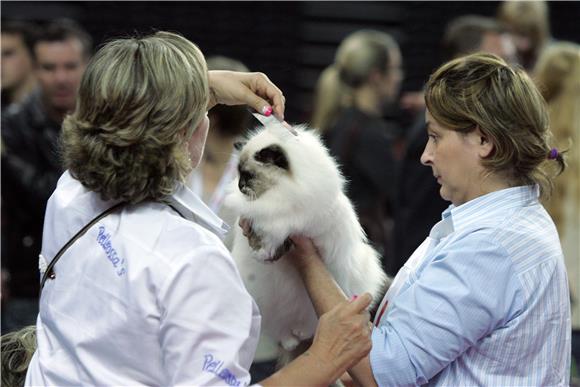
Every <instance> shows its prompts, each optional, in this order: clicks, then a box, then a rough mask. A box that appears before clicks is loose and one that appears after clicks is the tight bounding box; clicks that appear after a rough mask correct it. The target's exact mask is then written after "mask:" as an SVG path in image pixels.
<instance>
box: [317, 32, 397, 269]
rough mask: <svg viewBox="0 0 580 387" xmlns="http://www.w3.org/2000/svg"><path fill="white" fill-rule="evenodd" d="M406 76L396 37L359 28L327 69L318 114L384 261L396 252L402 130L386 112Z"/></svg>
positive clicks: (319, 124) (363, 222) (349, 191)
mask: <svg viewBox="0 0 580 387" xmlns="http://www.w3.org/2000/svg"><path fill="white" fill-rule="evenodd" d="M402 79H403V70H402V57H401V52H400V50H399V46H398V44H397V43H396V42H395V40H394V39H393V38H392V37H391V36H390V35H388V34H386V33H384V32H381V31H375V30H360V31H356V32H354V33H352V34H350V35H349V36H347V37H346V38H345V39H344V40H343V41H342V42H341V44H340V46H339V47H338V50H337V52H336V57H335V61H334V63H333V64H332V65H331V66H330V67H328V68H327V69H326V70H324V72H323V73H322V75H321V77H320V80H319V83H318V87H317V95H316V97H315V110H314V114H313V119H312V125H313V126H314V127H315V128H318V129H319V130H320V131H321V132H322V135H323V137H324V139H325V141H326V144H327V146H328V147H329V149H330V152H331V153H332V154H333V155H334V156H335V157H336V158H337V160H338V162H339V164H340V165H341V170H342V173H343V174H344V176H345V177H346V179H347V181H348V184H347V195H348V197H349V198H350V199H351V200H352V201H353V204H354V206H355V209H356V212H357V215H358V217H359V219H360V222H361V225H362V227H363V229H364V230H365V232H366V234H367V236H368V238H369V240H370V241H371V242H372V244H373V246H374V247H375V248H376V249H377V251H378V252H379V253H380V254H381V255H382V256H383V265H384V264H385V262H386V261H388V260H389V257H388V254H389V252H390V251H391V250H390V247H389V245H390V243H391V242H390V239H391V237H392V236H391V228H392V226H391V224H392V219H391V217H392V205H393V197H394V187H395V184H394V178H395V165H394V164H395V160H394V157H393V137H394V135H393V133H394V132H396V130H395V128H393V127H392V125H389V124H388V123H387V122H385V121H384V120H383V119H382V116H383V113H384V107H385V106H386V104H387V103H389V102H391V101H392V100H394V98H395V97H396V96H397V95H398V92H399V87H400V84H401V81H402Z"/></svg>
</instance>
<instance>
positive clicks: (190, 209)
mask: <svg viewBox="0 0 580 387" xmlns="http://www.w3.org/2000/svg"><path fill="white" fill-rule="evenodd" d="M165 202H166V203H167V204H169V205H170V206H172V207H173V208H174V209H175V210H176V211H177V212H179V214H180V215H181V216H183V217H184V218H185V219H187V220H190V221H192V222H195V223H197V224H199V225H200V226H202V227H204V228H206V229H208V230H209V231H211V232H213V233H215V234H217V235H218V236H219V237H220V238H222V239H223V238H224V236H225V234H226V233H227V232H228V231H229V229H230V227H229V226H228V225H227V224H226V223H225V222H224V221H223V220H222V219H221V218H220V217H219V216H217V215H216V214H215V213H214V212H213V211H212V210H210V209H209V207H207V206H206V205H205V203H204V202H203V201H202V200H201V199H200V198H199V197H198V196H197V195H196V194H195V193H193V191H192V190H190V189H189V188H188V187H187V186H185V185H184V184H181V183H179V184H178V186H177V189H176V190H175V192H174V193H173V194H172V195H171V196H169V197H168V198H167V199H166V200H165Z"/></svg>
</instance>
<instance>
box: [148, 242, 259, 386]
mask: <svg viewBox="0 0 580 387" xmlns="http://www.w3.org/2000/svg"><path fill="white" fill-rule="evenodd" d="M159 302H160V305H161V308H162V317H161V324H160V340H161V343H160V344H161V347H162V353H163V359H162V361H163V364H164V368H165V369H166V370H167V372H168V375H167V377H168V380H170V385H173V386H175V385H190V386H192V385H195V386H209V385H211V386H217V385H233V386H236V385H238V386H247V385H248V384H249V383H250V375H249V373H248V370H249V367H250V364H251V362H252V359H253V357H254V351H255V343H254V342H253V340H255V337H256V335H257V334H258V333H259V329H260V328H259V327H260V317H259V313H258V312H257V309H254V305H255V304H254V302H253V300H252V298H251V296H250V295H249V293H248V292H247V291H246V289H245V287H244V285H243V283H242V280H241V278H240V275H239V273H238V271H237V269H236V267H235V264H234V262H233V259H232V258H231V256H229V255H228V252H227V250H225V249H224V248H223V247H221V246H220V247H218V246H211V245H207V246H202V247H199V248H196V249H195V251H194V252H192V253H191V256H188V257H187V258H186V259H184V260H183V261H182V262H181V264H180V265H178V268H177V269H176V270H174V272H173V273H172V275H170V277H169V278H168V279H167V280H166V283H165V284H164V286H163V288H162V289H161V292H160V295H159Z"/></svg>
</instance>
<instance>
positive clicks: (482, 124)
mask: <svg viewBox="0 0 580 387" xmlns="http://www.w3.org/2000/svg"><path fill="white" fill-rule="evenodd" d="M425 102H426V105H427V109H429V113H431V115H432V116H433V118H435V120H437V122H439V123H440V124H442V125H443V126H446V127H449V128H451V129H452V130H456V131H458V132H461V133H468V132H471V131H473V130H475V129H476V128H479V130H480V131H481V132H482V133H483V134H484V135H485V136H486V137H487V138H488V139H489V140H490V141H491V142H492V143H493V145H494V148H493V151H492V153H491V154H490V155H489V156H488V157H486V158H485V159H483V161H482V164H483V166H484V167H485V168H486V169H487V170H488V171H489V172H491V173H495V174H497V175H499V176H502V177H503V178H505V179H506V180H507V181H508V182H509V183H510V184H511V185H529V184H538V185H539V186H540V188H541V193H542V195H543V196H549V195H550V192H551V188H552V179H551V178H552V176H551V175H552V172H553V171H551V170H550V168H547V167H548V165H546V163H545V162H546V161H548V156H549V154H550V151H551V148H550V146H549V145H548V140H549V136H550V130H549V118H548V112H547V110H546V104H545V102H544V99H543V98H542V96H541V94H540V92H539V91H538V89H537V88H536V86H535V85H534V83H533V82H532V80H531V79H530V78H529V77H528V75H527V74H526V73H525V71H524V70H523V69H521V68H517V67H512V66H509V65H508V64H507V63H506V62H505V61H504V60H503V59H500V58H499V57H497V56H495V55H492V54H473V55H468V56H465V57H461V58H457V59H454V60H452V61H450V62H448V63H446V64H444V65H443V66H441V67H440V68H439V69H438V70H436V71H435V73H433V75H431V77H430V78H429V82H428V83H427V89H426V92H425ZM549 161H550V162H551V163H552V164H553V163H554V162H553V161H552V160H549ZM556 162H557V164H558V166H559V173H561V172H562V171H563V170H564V169H565V162H564V157H563V155H562V154H561V153H560V154H558V155H557V158H556Z"/></svg>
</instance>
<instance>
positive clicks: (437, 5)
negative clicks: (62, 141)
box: [1, 1, 580, 122]
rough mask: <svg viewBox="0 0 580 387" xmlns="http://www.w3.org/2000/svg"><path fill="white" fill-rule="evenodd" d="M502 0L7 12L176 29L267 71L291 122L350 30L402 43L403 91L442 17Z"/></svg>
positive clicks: (7, 6) (566, 26)
mask: <svg viewBox="0 0 580 387" xmlns="http://www.w3.org/2000/svg"><path fill="white" fill-rule="evenodd" d="M498 4H499V3H498V2H427V1H415V2H363V1H360V2H9V1H2V4H1V7H2V18H15V19H26V20H33V21H37V22H40V23H44V22H46V21H48V20H50V19H54V18H60V17H68V18H72V19H75V20H77V21H78V22H80V23H81V25H82V26H84V27H85V28H86V29H87V31H88V32H89V33H90V34H91V35H92V36H93V39H94V42H95V45H96V46H98V45H99V44H101V43H103V42H105V41H106V40H107V39H111V38H114V37H118V36H127V35H133V34H135V33H140V34H144V33H149V32H152V31H154V30H171V31H176V32H179V33H181V34H183V35H184V36H186V37H187V38H189V39H191V40H192V41H194V42H195V43H196V44H198V45H199V46H200V48H201V49H202V51H203V52H204V53H205V55H206V56H209V55H215V54H220V55H226V56H231V57H233V58H236V59H240V60H241V61H242V62H244V63H245V64H246V65H247V66H248V67H249V68H250V69H251V70H253V71H262V72H264V73H266V74H267V75H268V76H269V77H270V78H271V79H272V80H273V81H274V82H275V83H276V84H277V85H278V86H279V87H280V88H281V89H282V90H283V91H284V93H285V95H286V97H287V111H286V117H287V119H288V120H289V121H291V122H299V121H307V120H309V118H310V112H311V101H312V90H313V88H314V85H315V82H316V80H317V78H318V75H319V74H320V72H321V70H322V69H323V68H324V67H325V66H327V65H329V64H330V63H331V62H332V60H333V57H334V52H335V50H336V47H337V46H338V44H339V43H340V41H341V40H342V38H344V37H345V36H346V35H348V34H349V33H350V32H352V31H354V30H357V29H360V28H374V29H378V30H383V31H385V32H389V33H391V34H392V35H393V36H394V37H395V38H396V39H397V41H398V42H399V44H400V45H401V48H402V51H403V58H404V62H405V73H406V78H405V81H404V83H403V90H419V89H420V88H421V86H422V84H423V82H424V81H425V80H426V78H427V77H428V75H429V73H430V72H431V71H432V70H433V69H434V68H436V67H437V66H438V65H439V64H440V62H441V58H440V53H439V41H440V39H441V36H442V33H443V30H444V28H445V24H446V23H447V22H448V21H450V20H452V19H453V18H455V17H457V16H460V15H465V14H479V15H484V16H494V15H495V13H496V9H497V6H498ZM549 9H550V21H551V29H552V35H553V36H554V37H555V38H556V39H561V40H572V41H575V42H580V28H579V25H580V21H579V20H580V2H549Z"/></svg>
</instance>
